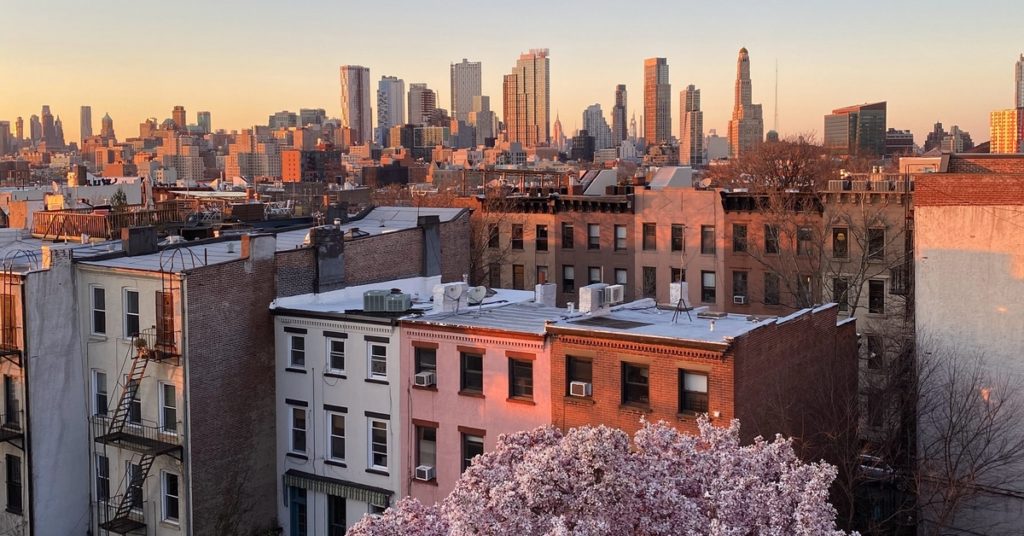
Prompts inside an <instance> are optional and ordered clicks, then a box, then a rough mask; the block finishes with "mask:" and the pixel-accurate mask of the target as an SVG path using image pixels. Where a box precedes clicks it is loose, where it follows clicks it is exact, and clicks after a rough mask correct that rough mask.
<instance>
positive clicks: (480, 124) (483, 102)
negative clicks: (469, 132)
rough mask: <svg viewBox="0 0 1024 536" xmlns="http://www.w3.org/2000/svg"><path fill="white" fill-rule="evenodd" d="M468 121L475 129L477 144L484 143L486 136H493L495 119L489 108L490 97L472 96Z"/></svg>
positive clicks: (495, 124) (495, 125)
mask: <svg viewBox="0 0 1024 536" xmlns="http://www.w3.org/2000/svg"><path fill="white" fill-rule="evenodd" d="M468 122H469V124H470V125H472V126H473V128H475V129H476V140H475V143H476V144H477V145H484V144H485V143H486V142H487V138H493V137H494V129H495V128H496V127H497V123H498V121H497V119H495V117H494V112H493V111H492V110H491V98H490V97H488V96H487V95H477V96H475V97H473V110H472V111H471V112H469V117H468Z"/></svg>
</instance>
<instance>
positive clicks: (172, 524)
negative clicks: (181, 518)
mask: <svg viewBox="0 0 1024 536" xmlns="http://www.w3.org/2000/svg"><path fill="white" fill-rule="evenodd" d="M160 526H161V527H164V528H167V529H171V530H181V523H180V522H178V521H171V520H169V519H162V520H160Z"/></svg>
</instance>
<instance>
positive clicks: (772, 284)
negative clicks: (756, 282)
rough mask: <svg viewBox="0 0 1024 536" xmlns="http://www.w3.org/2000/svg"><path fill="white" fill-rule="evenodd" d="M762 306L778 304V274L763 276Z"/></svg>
mask: <svg viewBox="0 0 1024 536" xmlns="http://www.w3.org/2000/svg"><path fill="white" fill-rule="evenodd" d="M764 304H765V305H778V304H779V274H773V273H765V274H764Z"/></svg>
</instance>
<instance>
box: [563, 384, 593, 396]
mask: <svg viewBox="0 0 1024 536" xmlns="http://www.w3.org/2000/svg"><path fill="white" fill-rule="evenodd" d="M592 390H593V386H592V385H591V384H590V383H587V382H569V394H570V395H572V396H590V394H591V392H592Z"/></svg>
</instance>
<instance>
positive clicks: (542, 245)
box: [537, 225, 548, 251]
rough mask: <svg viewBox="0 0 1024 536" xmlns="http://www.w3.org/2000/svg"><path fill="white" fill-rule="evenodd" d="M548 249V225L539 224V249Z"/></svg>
mask: <svg viewBox="0 0 1024 536" xmlns="http://www.w3.org/2000/svg"><path fill="white" fill-rule="evenodd" d="M547 250H548V226H547V225H538V226H537V251H547Z"/></svg>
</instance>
